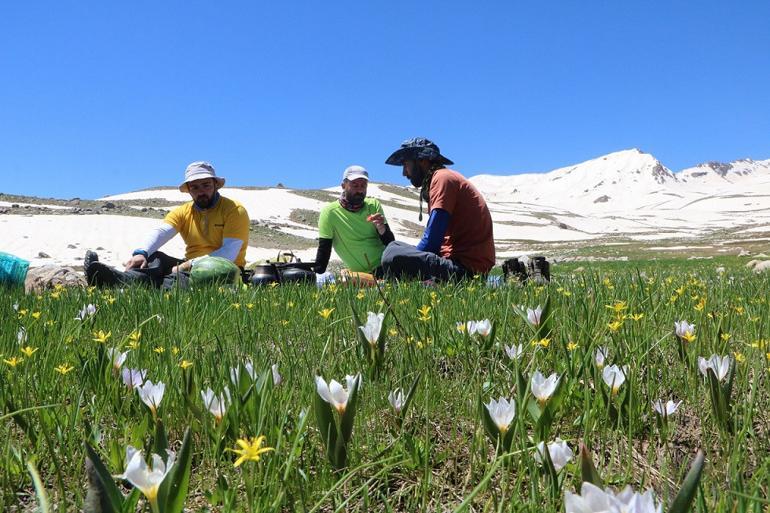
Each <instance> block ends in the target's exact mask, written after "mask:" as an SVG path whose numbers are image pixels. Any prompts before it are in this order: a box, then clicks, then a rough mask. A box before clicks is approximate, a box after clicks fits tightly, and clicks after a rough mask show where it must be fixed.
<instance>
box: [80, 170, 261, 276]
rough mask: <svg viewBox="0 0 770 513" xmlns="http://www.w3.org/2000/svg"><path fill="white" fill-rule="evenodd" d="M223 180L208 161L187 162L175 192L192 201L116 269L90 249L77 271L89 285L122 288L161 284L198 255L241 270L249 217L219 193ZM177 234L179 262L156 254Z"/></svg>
mask: <svg viewBox="0 0 770 513" xmlns="http://www.w3.org/2000/svg"><path fill="white" fill-rule="evenodd" d="M224 184H225V179H224V178H222V177H219V176H217V175H216V171H215V170H214V166H212V165H211V164H209V163H208V162H193V163H192V164H190V165H189V166H187V169H186V170H185V179H184V182H182V184H181V185H180V186H179V190H180V191H181V192H186V193H189V194H190V197H191V198H192V201H189V202H187V203H185V204H183V205H180V206H178V207H176V208H175V209H173V210H172V211H171V212H169V213H168V215H166V218H165V219H164V220H163V223H161V224H160V225H159V226H158V227H157V228H155V229H154V230H153V231H152V232H151V233H150V234H149V236H148V237H147V239H146V240H145V241H144V243H143V244H142V245H141V246H140V247H139V248H137V249H136V250H134V253H133V255H132V256H131V258H130V259H128V261H127V262H125V270H124V271H118V270H117V269H114V268H112V267H109V266H107V265H105V264H103V263H101V262H99V257H98V255H97V254H96V253H94V252H93V251H88V252H87V253H86V258H85V262H84V265H83V269H84V271H85V274H86V279H87V280H88V283H89V284H91V285H118V284H120V285H122V284H127V283H132V282H138V283H146V284H149V285H154V286H158V287H159V286H161V285H162V284H163V280H164V278H165V277H166V276H168V275H170V274H173V273H179V272H189V271H190V270H191V269H192V267H193V266H194V265H195V261H196V260H197V259H199V258H201V257H204V256H218V257H223V258H226V259H228V260H230V261H232V262H234V263H235V264H236V265H237V266H238V267H241V268H243V266H244V265H245V264H246V248H247V247H248V240H249V216H248V214H247V213H246V209H244V208H243V206H242V205H241V204H240V203H238V202H237V201H234V200H231V199H229V198H225V197H223V196H221V195H220V194H219V189H221V188H222V186H224ZM177 234H180V235H181V236H182V239H183V240H184V242H185V245H186V251H185V258H184V259H179V258H175V257H171V256H169V255H166V254H165V253H162V252H161V251H159V249H160V248H161V246H163V245H164V244H165V243H167V242H168V241H170V240H171V239H172V238H174V236H175V235H177Z"/></svg>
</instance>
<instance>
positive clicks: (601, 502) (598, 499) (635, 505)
mask: <svg viewBox="0 0 770 513" xmlns="http://www.w3.org/2000/svg"><path fill="white" fill-rule="evenodd" d="M564 511H565V513H661V512H662V511H663V505H662V504H656V503H655V497H654V495H653V493H652V490H647V491H646V492H645V493H644V494H640V493H637V492H634V490H633V489H632V488H631V487H630V486H627V487H626V488H625V489H624V490H623V491H622V492H620V493H619V494H617V495H615V494H614V493H613V492H612V490H610V489H609V488H608V489H607V490H602V489H601V488H599V487H598V486H595V485H592V484H591V483H589V482H584V483H583V484H582V486H581V487H580V495H578V494H574V493H571V492H569V491H566V492H565V493H564Z"/></svg>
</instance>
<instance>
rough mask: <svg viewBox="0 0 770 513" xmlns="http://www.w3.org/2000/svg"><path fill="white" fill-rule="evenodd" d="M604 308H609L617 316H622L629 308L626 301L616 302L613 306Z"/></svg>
mask: <svg viewBox="0 0 770 513" xmlns="http://www.w3.org/2000/svg"><path fill="white" fill-rule="evenodd" d="M604 308H609V309H610V310H612V311H613V312H615V313H616V314H618V315H620V313H621V312H623V311H624V310H625V309H626V308H628V305H626V302H625V301H615V302H614V303H613V304H611V305H604Z"/></svg>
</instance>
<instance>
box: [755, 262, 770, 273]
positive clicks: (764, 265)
mask: <svg viewBox="0 0 770 513" xmlns="http://www.w3.org/2000/svg"><path fill="white" fill-rule="evenodd" d="M767 270H770V260H762V261H761V262H759V263H757V265H755V266H754V272H755V273H761V272H764V271H767Z"/></svg>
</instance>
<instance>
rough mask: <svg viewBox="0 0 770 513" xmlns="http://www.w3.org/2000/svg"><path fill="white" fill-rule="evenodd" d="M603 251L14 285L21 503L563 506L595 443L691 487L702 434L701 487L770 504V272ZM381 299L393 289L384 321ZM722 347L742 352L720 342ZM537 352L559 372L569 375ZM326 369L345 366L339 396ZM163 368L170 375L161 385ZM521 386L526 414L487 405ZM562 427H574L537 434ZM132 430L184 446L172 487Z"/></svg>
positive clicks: (8, 355)
mask: <svg viewBox="0 0 770 513" xmlns="http://www.w3.org/2000/svg"><path fill="white" fill-rule="evenodd" d="M583 265H584V267H585V268H586V269H585V270H581V271H580V272H572V270H574V268H575V267H576V265H573V266H572V267H569V266H558V265H557V266H555V267H554V268H553V269H552V272H553V275H554V276H553V282H552V283H551V284H549V285H547V286H537V285H535V284H534V283H530V284H528V285H526V286H520V285H518V284H506V285H503V286H500V287H496V288H493V287H489V286H487V285H486V283H485V282H484V281H481V280H477V281H470V282H465V283H460V284H449V285H441V286H437V287H426V286H423V285H421V284H419V283H403V284H396V283H389V284H385V285H383V287H382V289H381V290H378V289H377V288H367V289H358V288H354V287H349V286H343V285H342V284H339V283H338V284H334V285H327V286H326V287H324V288H323V289H317V288H315V287H311V286H283V287H272V288H271V287H265V288H244V289H240V288H237V289H233V288H227V287H223V288H209V289H202V290H192V291H172V292H165V293H164V292H158V291H154V290H143V289H128V290H118V289H105V290H94V289H89V290H73V289H70V290H54V291H50V292H47V293H45V294H44V295H41V296H25V295H24V294H23V292H21V291H8V290H5V291H3V294H2V295H0V419H2V422H0V508H2V510H3V511H78V510H80V509H81V508H84V507H85V508H86V509H89V508H90V509H91V510H93V511H110V509H109V507H114V510H116V511H181V509H180V508H181V505H182V504H183V505H184V508H185V511H260V512H263V511H264V512H269V511H297V512H306V513H310V512H320V511H323V512H330V511H403V512H407V511H408V512H412V511H429V512H433V511H478V512H481V511H484V512H509V511H543V512H549V511H564V510H565V497H566V495H567V494H568V493H570V494H575V493H580V489H581V482H582V480H583V479H584V478H585V477H586V475H587V472H588V470H587V468H589V467H590V464H591V463H592V464H593V466H594V469H593V470H594V471H595V474H598V476H596V475H595V476H594V479H599V480H600V481H601V483H602V487H610V488H612V489H613V490H615V491H616V492H617V491H620V490H621V489H623V488H624V487H625V486H626V485H631V486H632V487H633V488H634V490H636V491H638V492H644V491H645V490H647V489H652V490H653V491H654V494H655V497H656V499H655V501H656V503H660V504H662V505H663V508H662V509H663V511H669V510H670V509H669V507H670V505H671V504H672V502H674V499H675V497H676V496H677V494H678V492H679V490H680V487H681V483H682V481H683V480H684V478H685V474H686V473H687V471H688V469H689V468H690V466H691V464H692V462H693V460H694V459H695V456H696V452H697V451H698V450H699V449H700V450H702V451H703V453H704V455H705V465H704V466H703V471H702V475H701V478H700V483H699V485H698V486H697V487H696V488H694V489H693V490H694V492H693V493H694V496H693V500H692V506H691V511H698V512H706V511H709V512H714V511H731V512H732V511H736V512H744V511H745V512H766V511H770V500H768V489H769V488H770V413H769V412H768V405H769V404H770V387H769V385H768V383H769V379H770V315H769V314H770V310H769V308H770V307H769V306H768V298H769V297H770V278H769V277H768V275H767V274H764V275H755V274H753V273H751V272H750V271H746V270H744V269H743V268H742V267H741V266H740V265H739V264H738V263H737V261H730V260H728V261H719V260H709V261H689V262H685V261H681V262H676V261H671V262H664V263H656V262H648V263H643V264H634V263H625V264H617V263H615V264H608V265H601V266H596V265H590V264H583ZM720 266H723V268H722V269H720V268H719V267H720ZM88 305H93V307H95V312H94V310H93V309H91V310H89V309H88V308H87V307H88ZM538 306H540V307H541V310H543V311H542V313H541V314H540V315H541V317H540V318H539V319H537V318H535V316H534V313H535V312H534V311H535V310H537V307H538ZM527 309H530V310H532V311H533V312H531V313H530V315H529V316H528V312H527ZM81 310H83V311H82V312H81ZM368 312H374V313H380V312H382V313H385V316H384V321H383V325H382V328H381V330H380V332H379V336H377V333H374V335H372V337H373V338H371V339H370V340H369V341H367V340H366V336H365V334H364V332H363V330H360V329H359V328H358V326H359V325H364V324H365V323H366V322H367V318H368V317H376V316H368ZM484 320H489V321H490V323H489V325H487V324H486V323H483V322H482V323H478V324H470V325H469V324H468V321H484ZM533 321H536V322H533ZM681 321H687V325H686V326H687V327H688V328H689V329H686V330H684V331H680V334H679V335H677V334H675V322H678V323H680V326H681ZM691 324H692V325H694V328H693V327H689V325H691ZM519 344H521V350H520V351H519V348H518V346H519ZM122 353H127V354H125V358H124V359H123V358H121V355H122ZM598 354H600V355H601V356H599V357H598V359H597V356H598ZM712 355H719V356H727V357H729V360H726V361H725V362H726V363H727V367H726V368H725V367H724V365H723V364H724V363H725V362H718V363H715V364H714V366H713V370H708V369H706V368H705V367H704V362H703V361H701V362H699V360H698V358H699V357H704V358H705V359H709V358H710V357H711V356H712ZM602 357H603V358H602ZM601 360H603V361H601ZM274 365H275V366H276V367H275V368H273V366H274ZM613 365H616V366H617V368H616V369H613V368H612V366H613ZM720 365H721V366H720ZM706 367H708V365H706ZM131 369H134V370H135V374H134V378H133V379H131V380H130V381H129V384H131V385H133V386H128V385H127V384H126V380H125V378H126V376H127V375H129V376H130V372H131ZM606 369H613V370H612V371H610V372H606ZM142 370H144V371H146V372H145V373H144V374H143V375H142V373H141V371H142ZM127 371H128V372H127ZM538 371H539V372H541V373H542V374H543V375H544V376H545V377H547V376H549V375H550V374H552V373H556V374H557V377H558V384H557V385H555V387H552V388H555V389H554V390H551V394H550V396H549V395H548V391H546V392H543V390H542V389H538V391H537V393H536V392H535V390H533V387H532V385H531V384H532V379H533V376H535V374H536V373H537V372H538ZM613 372H614V373H613ZM704 372H705V374H704ZM359 373H360V380H359V381H356V379H354V378H352V377H351V378H349V379H348V380H346V379H345V378H346V376H356V375H358V374H359ZM137 376H138V378H137ZM316 376H321V377H322V378H323V380H324V382H326V383H328V382H330V381H331V380H332V379H333V380H336V381H337V382H340V383H342V384H343V385H345V386H346V388H345V389H344V390H342V391H339V390H338V391H337V393H336V394H335V391H334V387H332V390H331V396H333V398H334V399H335V400H336V401H337V402H336V403H335V402H333V401H332V402H327V401H325V400H324V399H322V398H321V396H320V395H319V394H318V388H319V381H318V379H317V378H316ZM607 376H610V377H611V379H610V380H609V381H608V380H607V379H606V377H607ZM144 380H149V381H151V382H152V384H153V386H154V385H157V384H158V382H162V383H163V384H164V385H165V390H164V394H163V396H162V399H158V396H157V395H155V399H154V402H152V400H149V402H150V404H151V405H153V407H152V408H151V407H148V406H147V404H146V402H145V401H143V400H142V398H141V394H140V393H139V389H140V387H142V386H144V385H143V383H144ZM357 383H360V386H357V387H356V384H357ZM552 384H553V382H552ZM225 387H227V391H226V392H225ZM209 388H210V389H211V391H212V393H209V394H208V395H206V391H207V390H208V389H209ZM354 388H355V390H353V389H354ZM546 388H547V386H546ZM396 389H401V392H402V393H401V394H398V393H395V394H394V393H393V392H394V391H395V390H396ZM148 390H149V389H148ZM346 392H348V393H349V397H344V396H345V393H346ZM389 395H390V396H391V399H392V400H393V401H391V400H389ZM500 398H503V399H505V404H510V402H515V412H513V416H512V418H511V416H510V413H511V412H510V410H509V411H508V417H507V418H504V419H502V417H505V413H506V412H504V411H503V412H502V413H503V414H502V416H501V417H495V416H494V415H492V413H491V410H493V409H494V404H493V405H492V407H490V408H488V407H487V405H489V404H490V401H491V400H494V401H495V403H497V402H498V400H500ZM399 399H400V401H399ZM658 399H660V400H662V401H664V402H665V401H668V400H673V401H675V402H676V403H678V402H679V401H681V404H680V405H679V407H678V409H677V410H676V411H675V412H671V413H670V414H659V413H656V411H655V410H654V409H653V401H656V400H658ZM346 401H347V402H346ZM394 402H395V404H396V405H397V406H399V407H400V411H397V410H396V409H395V408H394V406H393V403H394ZM404 402H406V403H407V404H406V405H405V404H403V403H404ZM340 403H342V404H340ZM503 409H504V408H503ZM501 411H502V410H501ZM501 419H502V420H501ZM186 433H188V434H187V442H186V443H185V444H183V443H182V441H183V439H185V434H186ZM262 436H263V437H264V438H263V439H260V440H255V439H254V438H256V437H262ZM557 437H558V438H559V439H561V440H562V441H564V442H566V444H567V446H568V447H569V449H568V450H566V449H564V446H563V445H559V446H557V445H554V449H553V451H545V452H543V451H542V449H541V452H540V453H539V452H538V450H537V449H536V446H537V444H538V442H541V441H543V442H546V443H553V442H554V441H555V440H556V439H557ZM581 444H584V445H585V447H586V453H585V454H584V456H583V457H581V456H580V454H579V453H580V450H579V448H580V446H581ZM128 446H132V447H134V448H136V449H140V450H142V451H143V453H142V457H141V458H140V459H142V460H148V459H149V458H150V454H151V453H157V454H159V458H157V459H156V460H155V461H154V462H153V464H154V465H155V468H156V470H157V467H158V466H159V465H158V463H159V462H160V461H163V460H165V463H164V464H165V465H169V462H170V461H172V460H173V461H174V464H173V466H172V467H171V472H169V474H168V476H167V477H166V480H167V482H164V483H163V485H161V491H160V492H159V495H158V497H159V498H156V499H152V498H151V499H150V500H148V498H147V494H145V493H144V492H140V491H139V490H138V489H136V488H134V487H133V486H132V485H131V483H130V481H129V480H127V479H123V478H122V477H119V476H120V475H122V474H124V472H125V471H126V467H127V465H128V463H129V460H131V461H133V462H134V463H135V464H139V465H140V466H141V464H140V463H137V462H139V461H140V459H136V460H134V458H133V457H132V456H133V454H131V453H129V454H127V452H126V448H127V447H128ZM87 448H88V449H87ZM91 448H92V449H93V453H94V454H95V455H96V456H97V457H96V459H97V460H98V462H97V463H96V465H95V466H96V467H97V470H96V471H94V472H92V473H91V474H90V477H91V481H90V482H91V484H90V485H89V473H87V471H86V457H87V454H88V452H87V451H88V450H91ZM166 448H168V449H170V450H173V451H174V453H175V456H168V455H167V453H166V450H165V449H166ZM260 448H269V450H267V451H264V452H260V451H259V450H258V449H260ZM570 453H571V454H570ZM586 454H589V455H590V461H589V460H588V459H587V458H586V457H585V455H586ZM174 458H175V459H174ZM99 462H100V463H99ZM236 463H237V465H236ZM186 465H187V467H186ZM89 466H90V465H89ZM188 468H189V471H188V470H187V469H188ZM99 469H101V471H102V472H101V473H99ZM95 475H96V476H97V478H94V476H95ZM170 480H175V482H174V485H173V486H171V485H170V484H169V481H170ZM108 482H109V483H108ZM111 486H112V488H111ZM172 488H173V490H171V489H172ZM115 490H117V492H118V495H115ZM89 494H90V497H89ZM174 494H176V497H177V499H176V502H174V501H173V500H171V499H168V500H167V501H166V502H164V500H165V499H166V497H167V496H169V497H171V496H174ZM105 496H106V497H108V499H109V500H106V499H104V497H105ZM99 497H101V499H100V498H99ZM150 497H152V492H150ZM100 501H101V502H100ZM105 502H106V503H109V504H108V505H109V507H107V506H104V507H103V509H101V510H100V509H97V508H98V507H102V506H98V504H104V503H105ZM84 504H87V506H84ZM94 504H96V505H97V506H94ZM116 504H117V506H115V505H116ZM629 511H642V509H633V510H632V509H629ZM645 511H646V510H645ZM653 511H654V510H653ZM671 511H673V509H671Z"/></svg>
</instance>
